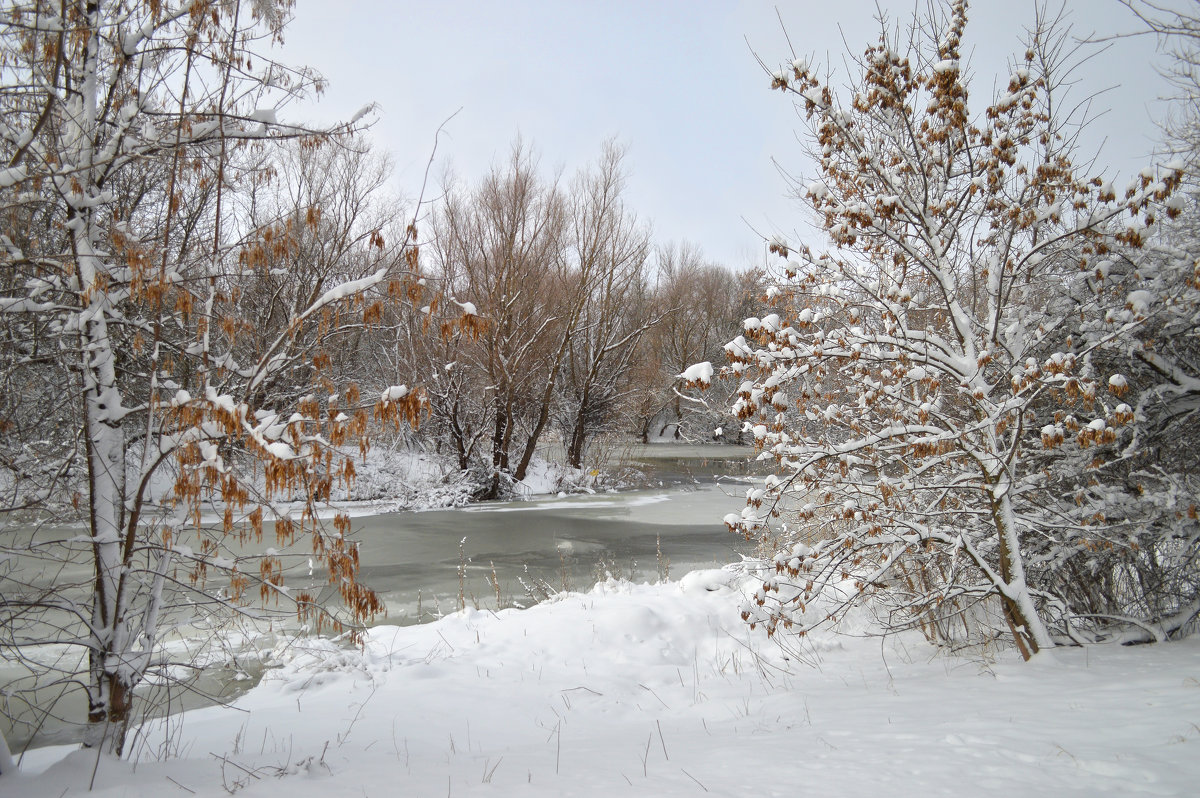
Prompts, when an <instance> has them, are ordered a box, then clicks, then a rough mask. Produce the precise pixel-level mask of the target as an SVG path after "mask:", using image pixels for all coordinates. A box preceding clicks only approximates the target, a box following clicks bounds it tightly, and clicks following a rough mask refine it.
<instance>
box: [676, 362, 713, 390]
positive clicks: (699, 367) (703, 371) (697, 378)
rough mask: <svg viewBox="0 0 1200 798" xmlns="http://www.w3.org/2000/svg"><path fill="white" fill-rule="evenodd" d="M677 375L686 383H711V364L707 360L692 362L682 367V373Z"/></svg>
mask: <svg viewBox="0 0 1200 798" xmlns="http://www.w3.org/2000/svg"><path fill="white" fill-rule="evenodd" d="M679 376H680V377H681V378H682V379H683V381H684V382H686V383H689V384H690V383H695V384H697V385H704V386H707V385H710V384H712V377H713V365H712V363H710V362H709V361H707V360H706V361H704V362H703V363H693V364H692V365H690V366H688V367H687V368H686V369H684V370H683V373H682V374H680V375H679Z"/></svg>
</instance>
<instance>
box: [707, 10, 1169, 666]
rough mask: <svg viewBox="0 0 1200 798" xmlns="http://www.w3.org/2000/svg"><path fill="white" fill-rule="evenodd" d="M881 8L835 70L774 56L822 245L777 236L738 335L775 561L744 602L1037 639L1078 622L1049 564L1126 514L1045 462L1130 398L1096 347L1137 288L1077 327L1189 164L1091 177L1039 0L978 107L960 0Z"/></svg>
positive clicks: (779, 615) (1109, 433)
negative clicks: (876, 30)
mask: <svg viewBox="0 0 1200 798" xmlns="http://www.w3.org/2000/svg"><path fill="white" fill-rule="evenodd" d="M881 27H882V28H883V33H882V35H881V37H880V39H879V41H878V43H877V44H874V45H872V46H870V47H868V48H867V49H866V51H865V53H864V54H863V56H862V57H861V58H858V59H855V61H854V63H855V65H856V67H857V70H858V72H857V74H856V75H855V76H853V80H852V81H851V83H850V85H849V86H848V87H847V88H846V89H845V90H844V91H839V90H838V89H837V88H836V86H835V85H833V84H832V83H831V82H829V81H827V80H823V79H821V78H820V77H819V73H818V71H817V70H816V69H815V67H814V66H812V65H810V64H809V63H808V62H807V61H806V60H805V59H803V58H796V59H795V60H793V61H792V62H791V63H788V64H786V65H785V66H784V67H782V68H781V69H779V70H778V71H776V72H774V73H773V75H772V86H773V88H775V89H778V90H781V91H783V92H785V93H786V94H788V95H789V96H790V97H792V98H794V101H795V103H796V107H797V110H798V112H799V113H800V115H801V117H802V118H803V120H804V121H805V124H806V128H805V140H806V141H807V142H808V148H809V154H810V155H811V157H812V159H813V161H814V163H815V164H816V167H817V169H818V170H819V174H818V175H817V176H816V178H815V179H813V180H811V181H810V182H808V183H806V184H805V185H803V186H802V187H799V191H798V194H799V195H800V197H801V198H802V199H803V200H804V201H805V202H806V203H807V204H809V205H810V207H811V208H812V210H813V211H814V212H815V214H816V217H817V219H818V220H819V223H820V225H821V227H822V228H823V230H824V232H825V234H826V235H827V236H828V237H829V238H830V240H831V241H832V243H833V245H834V248H833V249H832V250H831V251H828V252H816V251H813V250H812V249H810V248H809V247H808V246H806V245H804V244H802V243H798V242H797V243H793V242H789V241H784V240H777V241H775V242H773V244H772V247H773V249H774V251H776V252H777V253H778V254H779V255H780V256H782V258H783V260H782V263H781V265H780V266H779V268H778V272H777V276H778V280H777V282H776V283H775V285H773V286H771V287H770V288H769V289H768V291H767V297H768V299H769V301H770V302H771V303H772V304H773V305H774V308H773V309H772V312H769V313H766V314H765V315H764V316H762V318H757V317H756V318H750V319H747V320H746V321H745V323H744V332H743V335H741V336H739V337H738V338H736V339H735V340H734V341H732V342H730V343H729V344H728V346H727V348H726V350H727V352H728V355H729V358H730V360H731V361H732V364H731V366H730V367H729V369H728V371H729V372H730V373H733V374H736V375H738V379H740V380H742V382H741V385H740V390H739V399H738V401H737V402H736V404H735V406H734V408H733V412H734V414H735V415H737V416H738V417H739V418H741V419H743V421H744V423H745V425H746V426H745V429H747V430H748V431H750V432H752V433H753V434H754V436H755V438H756V439H757V442H758V445H759V446H760V447H761V448H762V451H763V456H764V457H766V458H774V460H775V461H776V462H777V463H778V466H779V473H778V474H777V475H775V476H773V477H771V478H769V479H768V480H767V483H766V486H765V487H764V488H762V489H754V490H752V491H751V492H750V494H749V496H748V503H747V507H746V509H745V511H743V512H742V513H741V514H740V515H738V514H733V515H731V516H729V517H728V518H727V519H726V520H727V523H728V524H729V525H730V526H731V527H732V528H734V529H736V530H738V531H741V532H743V533H744V534H746V535H747V536H748V537H754V538H757V539H759V540H760V541H761V542H762V543H763V545H764V546H765V547H766V548H767V550H768V552H769V553H770V555H771V558H772V562H773V565H774V568H773V570H772V573H771V574H770V575H769V576H768V577H767V578H766V579H765V580H764V583H763V585H762V588H761V589H760V590H759V591H758V592H757V594H756V596H755V597H754V599H753V600H752V601H750V602H749V603H748V604H747V605H746V607H745V608H744V615H745V617H746V618H747V619H748V620H750V621H751V622H753V623H759V622H761V623H763V624H765V625H766V628H767V630H768V631H769V632H776V631H778V630H779V629H780V628H782V627H787V628H791V629H793V630H798V631H800V632H803V631H804V630H806V629H808V628H811V627H812V626H814V625H817V624H820V623H823V622H825V621H826V620H827V619H828V617H829V616H827V615H826V611H827V609H828V608H829V607H831V606H832V607H834V608H835V609H834V610H833V612H832V613H831V615H832V616H833V617H836V616H837V615H838V614H839V612H840V609H844V608H846V607H849V606H851V605H853V604H855V603H857V602H859V601H860V600H862V599H864V598H869V599H870V600H871V601H872V602H873V603H874V606H876V607H879V608H881V609H882V611H884V612H886V613H888V616H887V619H888V622H889V624H890V626H891V627H892V628H901V627H905V626H920V627H921V628H923V629H925V631H926V632H927V633H928V634H930V635H931V636H934V637H937V638H939V639H956V638H972V639H978V638H980V637H989V636H991V635H995V634H1000V633H1001V632H1002V631H1006V632H1007V633H1009V634H1011V635H1012V637H1013V639H1014V640H1015V642H1016V644H1017V646H1018V647H1019V648H1020V650H1021V652H1022V653H1023V654H1024V655H1025V656H1029V655H1031V654H1032V653H1034V652H1036V651H1037V650H1039V649H1042V648H1047V647H1050V646H1053V645H1055V644H1056V643H1058V642H1060V641H1066V640H1070V639H1072V638H1078V636H1079V634H1080V633H1081V630H1082V631H1083V632H1086V630H1087V629H1088V628H1090V626H1089V620H1088V619H1085V618H1082V617H1080V615H1079V614H1078V613H1083V612H1086V610H1083V609H1081V608H1080V606H1079V605H1078V603H1077V602H1075V601H1074V597H1073V596H1072V595H1071V591H1070V579H1069V576H1068V574H1067V573H1066V572H1064V571H1063V570H1062V569H1061V568H1059V567H1057V566H1056V565H1055V563H1056V562H1058V563H1061V562H1062V561H1064V560H1065V559H1069V553H1070V552H1076V551H1083V550H1087V548H1088V547H1103V546H1106V545H1109V544H1110V543H1112V538H1113V536H1114V535H1117V534H1118V531H1119V530H1116V529H1113V528H1111V527H1110V526H1109V525H1106V524H1105V523H1104V521H1103V519H1102V518H1096V517H1089V518H1080V517H1078V515H1077V514H1071V513H1066V512H1064V511H1063V508H1062V501H1061V499H1062V497H1060V496H1057V495H1056V494H1055V490H1054V488H1055V485H1054V482H1055V479H1056V477H1055V476H1054V475H1053V473H1051V472H1049V470H1048V469H1046V465H1047V464H1046V458H1047V456H1048V453H1051V452H1052V450H1053V449H1055V448H1056V447H1058V446H1059V445H1060V444H1066V445H1067V447H1068V448H1071V447H1074V448H1075V449H1076V450H1082V449H1085V448H1087V447H1091V446H1094V445H1104V444H1107V443H1112V442H1113V441H1114V440H1116V436H1117V434H1118V431H1119V429H1120V428H1121V427H1122V426H1123V425H1124V424H1126V423H1128V422H1129V421H1131V420H1132V419H1133V418H1134V415H1135V412H1136V410H1135V408H1133V407H1132V406H1131V405H1129V404H1128V403H1127V402H1126V401H1125V400H1124V399H1122V397H1121V393H1122V387H1123V383H1122V382H1121V380H1120V379H1119V378H1118V377H1117V376H1112V379H1111V380H1110V374H1108V373H1103V371H1102V369H1103V368H1104V367H1106V365H1107V364H1105V363H1104V362H1103V361H1102V359H1100V358H1097V357H1093V355H1094V354H1095V353H1096V352H1097V351H1098V350H1099V349H1100V348H1102V347H1103V346H1105V344H1106V342H1110V341H1114V340H1116V339H1117V338H1118V337H1120V336H1121V335H1122V334H1126V333H1129V332H1131V331H1133V330H1135V329H1136V328H1137V327H1138V326H1139V325H1141V324H1142V323H1143V320H1144V318H1145V310H1144V308H1143V304H1142V300H1143V295H1142V294H1140V293H1137V292H1133V293H1130V294H1128V295H1127V296H1125V297H1121V302H1122V304H1123V305H1124V306H1125V307H1123V308H1120V310H1121V311H1124V312H1117V313H1115V314H1113V313H1110V314H1108V321H1107V325H1108V326H1107V327H1106V328H1104V329H1103V330H1097V332H1096V335H1095V336H1093V337H1087V338H1085V337H1082V336H1077V335H1076V336H1073V335H1072V332H1073V331H1074V330H1075V329H1076V325H1077V323H1078V321H1079V319H1081V318H1085V319H1086V318H1100V319H1104V318H1105V315H1106V308H1108V307H1109V306H1107V305H1105V303H1106V302H1107V301H1108V300H1107V299H1105V298H1104V297H1103V296H1101V295H1100V294H1099V293H1097V292H1095V291H1091V290H1089V289H1088V287H1087V283H1088V280H1089V277H1090V276H1091V275H1093V273H1094V272H1096V271H1097V270H1098V269H1104V268H1105V266H1104V264H1105V263H1107V262H1108V260H1109V258H1110V257H1111V253H1112V252H1113V251H1115V250H1116V249H1117V248H1121V249H1122V251H1129V250H1131V249H1136V248H1137V247H1139V246H1141V244H1142V243H1143V242H1144V241H1145V239H1146V238H1147V237H1148V235H1149V232H1148V230H1149V228H1150V227H1151V225H1153V224H1154V223H1155V221H1156V220H1157V219H1158V217H1159V216H1160V215H1162V214H1163V213H1164V212H1165V211H1164V210H1160V207H1159V203H1162V202H1164V201H1166V200H1168V198H1169V197H1170V196H1171V194H1172V192H1173V191H1174V190H1175V188H1176V187H1177V185H1178V183H1179V181H1180V178H1181V165H1180V164H1176V163H1172V164H1168V165H1165V166H1163V167H1161V168H1158V169H1147V170H1145V171H1143V172H1142V173H1141V174H1140V175H1138V176H1136V177H1135V178H1134V179H1133V180H1132V181H1130V183H1129V184H1128V185H1127V186H1120V187H1118V186H1115V185H1113V184H1112V183H1111V182H1110V181H1109V180H1107V179H1104V178H1103V176H1093V175H1084V174H1081V173H1080V170H1079V169H1078V168H1077V166H1076V165H1075V163H1074V160H1073V157H1072V155H1073V145H1074V140H1075V135H1076V133H1077V131H1078V124H1079V122H1080V120H1079V119H1077V118H1075V117H1073V116H1072V115H1071V114H1070V113H1069V111H1067V110H1066V109H1068V108H1070V106H1067V105H1064V104H1063V100H1062V94H1063V87H1064V84H1065V82H1066V81H1067V75H1068V74H1069V70H1070V69H1071V68H1072V66H1073V63H1074V62H1073V61H1072V52H1071V50H1070V48H1069V47H1068V43H1069V41H1070V40H1069V38H1068V34H1067V33H1066V32H1065V31H1064V30H1062V29H1061V27H1059V26H1056V25H1055V24H1053V21H1052V20H1047V19H1045V18H1039V19H1038V20H1037V21H1036V23H1035V24H1034V25H1033V27H1032V28H1031V30H1030V34H1029V37H1028V39H1027V42H1026V46H1025V48H1023V50H1022V52H1021V54H1020V55H1019V56H1018V57H1017V59H1016V61H1015V64H1014V65H1013V68H1012V72H1011V75H1010V76H1009V77H1008V79H1007V80H1006V81H1005V82H1003V84H1002V89H1001V90H1000V91H999V92H998V94H997V96H995V97H994V98H993V100H992V102H991V103H990V104H989V105H987V106H986V107H985V108H984V109H983V110H982V112H973V111H972V110H971V106H970V98H969V92H968V88H969V86H968V84H969V81H968V77H967V74H966V73H967V69H966V65H965V63H964V62H963V60H962V55H961V53H962V47H963V36H964V34H965V32H966V29H967V12H966V3H965V2H961V1H959V2H950V3H947V4H946V5H945V6H944V7H941V8H940V9H935V10H934V11H932V12H931V13H930V15H929V16H927V17H924V18H921V19H918V20H916V21H915V22H914V24H913V26H912V27H911V28H910V29H909V31H908V32H907V35H906V36H905V37H904V38H903V39H900V40H898V39H897V36H896V35H895V34H893V33H891V32H890V31H889V29H888V27H887V25H886V24H884V25H882V26H881ZM1167 210H1169V209H1167ZM1109 309H1111V308H1109ZM1114 545H1117V544H1114ZM1121 545H1127V546H1128V545H1133V544H1131V543H1129V541H1125V542H1124V543H1123V544H1121ZM818 597H822V598H824V599H825V601H823V602H822V603H821V605H820V606H822V608H823V609H822V612H821V614H820V615H819V616H818V615H816V614H814V613H812V612H809V613H808V614H806V608H807V607H808V605H810V604H812V603H813V602H814V601H815V600H816V599H817V598H818ZM831 598H832V600H833V603H832V604H830V603H828V601H829V600H830V599H831ZM837 608H840V609H837Z"/></svg>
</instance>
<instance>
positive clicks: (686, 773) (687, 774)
mask: <svg viewBox="0 0 1200 798" xmlns="http://www.w3.org/2000/svg"><path fill="white" fill-rule="evenodd" d="M679 771H680V772H681V773H683V775H685V776H687V777H688V778H689V779H691V780H692V781H694V782H696V783H697V784H700V779H698V778H696V777H695V776H693V775H692V774H691V773H688V772H687V771H686V770H684V769H683V768H680V769H679ZM700 789H702V790H704V791H705V792H708V788H707V787H705V786H704V785H703V784H700Z"/></svg>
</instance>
